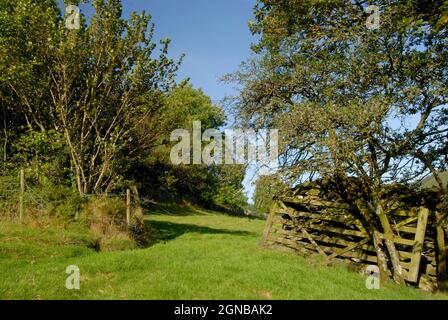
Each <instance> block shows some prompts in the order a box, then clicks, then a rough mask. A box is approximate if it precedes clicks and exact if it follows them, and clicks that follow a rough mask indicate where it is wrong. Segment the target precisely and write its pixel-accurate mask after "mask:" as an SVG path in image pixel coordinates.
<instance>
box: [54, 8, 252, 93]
mask: <svg viewBox="0 0 448 320" xmlns="http://www.w3.org/2000/svg"><path fill="white" fill-rule="evenodd" d="M60 1H61V0H60ZM255 3H256V1H255V0H190V1H187V0H122V4H123V16H124V17H125V18H126V17H129V15H130V13H131V12H133V11H137V12H141V11H143V10H144V11H146V13H147V14H150V15H151V16H152V18H153V19H152V21H153V22H154V23H155V25H156V30H155V37H156V40H160V39H162V38H165V37H168V38H170V39H171V40H172V42H171V50H170V54H171V56H172V57H173V58H179V57H180V56H181V55H182V54H185V59H184V62H183V64H182V66H181V69H180V70H179V80H181V79H184V78H187V77H189V78H190V79H191V81H190V82H191V83H192V84H193V85H194V86H195V87H197V88H199V87H200V88H202V89H203V90H204V92H205V94H207V95H208V96H210V97H211V98H212V100H213V101H219V100H221V99H222V98H224V97H225V96H226V95H229V94H235V91H234V90H233V88H232V86H231V85H227V84H224V83H221V82H220V81H219V78H221V77H222V76H223V75H225V74H226V73H230V72H233V71H236V70H237V69H238V66H239V65H240V63H241V62H242V61H243V60H245V59H246V58H248V57H249V56H250V54H251V51H250V45H251V43H252V42H254V41H255V37H253V36H252V35H251V33H250V31H249V28H248V22H249V20H250V19H252V18H253V16H252V12H253V7H254V6H255ZM81 11H82V12H83V13H84V14H86V15H87V16H89V14H90V12H91V8H90V5H85V6H83V7H81Z"/></svg>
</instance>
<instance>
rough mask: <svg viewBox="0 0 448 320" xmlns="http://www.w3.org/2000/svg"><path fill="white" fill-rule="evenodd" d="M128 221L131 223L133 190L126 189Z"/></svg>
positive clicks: (128, 223)
mask: <svg viewBox="0 0 448 320" xmlns="http://www.w3.org/2000/svg"><path fill="white" fill-rule="evenodd" d="M126 223H127V225H128V226H130V225H131V190H130V189H127V190H126Z"/></svg>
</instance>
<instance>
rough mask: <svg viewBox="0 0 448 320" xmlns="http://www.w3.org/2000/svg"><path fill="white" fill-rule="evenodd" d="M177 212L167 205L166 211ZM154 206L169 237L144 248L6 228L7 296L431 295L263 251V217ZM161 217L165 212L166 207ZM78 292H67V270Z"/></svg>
mask: <svg viewBox="0 0 448 320" xmlns="http://www.w3.org/2000/svg"><path fill="white" fill-rule="evenodd" d="M168 211H170V210H168ZM176 211H177V212H175V214H174V213H173V214H166V213H167V210H166V209H164V210H163V211H161V212H152V213H151V214H150V215H148V216H147V218H146V219H147V223H150V224H151V225H152V226H154V227H155V228H156V229H157V230H158V232H159V236H160V238H161V239H162V240H161V241H160V242H159V243H157V244H156V245H154V246H152V247H150V248H147V249H141V250H129V251H117V252H109V253H107V252H104V253H97V252H94V251H93V250H92V249H89V248H87V247H86V245H85V244H86V243H87V239H86V238H87V237H88V236H87V235H85V236H84V235H82V234H79V233H76V232H61V231H57V230H51V229H48V230H40V229H29V228H26V227H22V226H5V225H0V298H2V299H58V298H61V299H434V298H441V297H442V296H439V295H437V296H435V295H429V294H425V293H422V292H420V291H419V290H415V289H410V288H399V287H396V286H394V285H391V286H388V287H384V288H381V289H380V290H367V289H366V288H365V285H364V279H363V277H362V276H361V275H358V274H356V273H354V272H352V271H349V270H348V269H346V268H345V267H323V266H319V265H318V264H317V263H316V262H314V263H312V262H310V261H306V260H305V259H303V258H302V257H298V256H295V255H292V254H285V253H279V252H272V251H266V250H260V249H258V242H259V239H260V235H261V232H262V229H263V226H264V221H260V220H249V219H247V218H237V217H229V216H224V215H221V214H216V213H211V212H204V211H191V210H189V211H188V210H187V211H180V212H179V211H178V210H176ZM162 212H163V213H164V214H160V213H162ZM68 265H77V266H78V267H79V268H80V270H81V289H80V290H67V289H66V288H65V279H66V277H67V275H66V274H65V268H66V267H67V266H68Z"/></svg>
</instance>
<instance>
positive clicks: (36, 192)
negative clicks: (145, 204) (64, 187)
mask: <svg viewBox="0 0 448 320" xmlns="http://www.w3.org/2000/svg"><path fill="white" fill-rule="evenodd" d="M44 189H45V187H44V186H43V185H42V184H41V183H40V182H39V179H36V178H35V177H29V178H28V179H27V177H26V176H25V172H24V170H20V171H19V172H18V173H16V174H11V175H0V218H3V219H5V218H6V219H14V220H18V221H23V219H24V218H26V217H27V216H29V215H33V216H36V215H38V216H41V217H44V216H46V217H48V218H50V216H49V215H50V213H51V212H52V211H54V209H55V208H58V207H62V206H66V207H67V206H68V208H66V210H68V211H70V215H72V216H73V217H74V218H75V219H77V218H78V216H79V212H80V211H81V210H82V204H83V203H87V202H89V201H92V200H95V199H120V200H122V201H124V202H125V203H126V222H127V224H128V225H129V224H130V223H131V215H132V213H133V211H135V209H138V210H140V205H141V203H140V199H139V197H138V194H133V193H132V192H131V190H130V189H127V190H126V192H121V193H110V192H106V193H101V194H86V195H84V196H83V197H79V196H77V197H75V198H74V199H71V200H70V199H69V197H61V196H57V195H52V194H51V190H50V191H49V190H44ZM59 192H62V193H63V191H59ZM133 209H134V210H133ZM137 213H138V211H137Z"/></svg>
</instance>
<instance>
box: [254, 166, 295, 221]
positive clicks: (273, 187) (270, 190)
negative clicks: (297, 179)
mask: <svg viewBox="0 0 448 320" xmlns="http://www.w3.org/2000/svg"><path fill="white" fill-rule="evenodd" d="M285 189H287V186H286V184H285V183H284V182H283V181H281V179H280V178H279V177H278V175H276V174H274V175H270V176H260V177H259V178H258V179H257V181H256V182H255V193H254V206H255V209H256V210H257V211H258V212H260V213H265V214H267V213H269V210H270V209H271V205H272V202H273V199H274V197H275V196H279V195H281V194H282V192H283V191H284V190H285Z"/></svg>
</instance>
